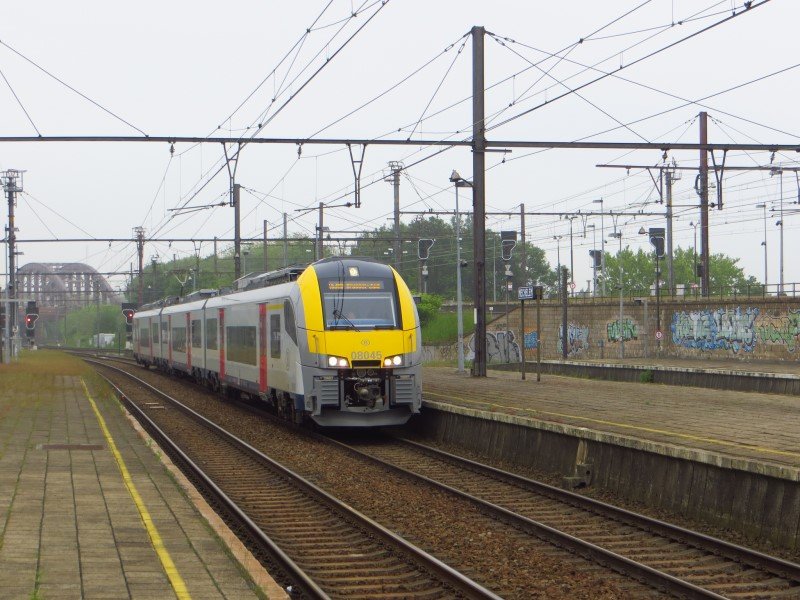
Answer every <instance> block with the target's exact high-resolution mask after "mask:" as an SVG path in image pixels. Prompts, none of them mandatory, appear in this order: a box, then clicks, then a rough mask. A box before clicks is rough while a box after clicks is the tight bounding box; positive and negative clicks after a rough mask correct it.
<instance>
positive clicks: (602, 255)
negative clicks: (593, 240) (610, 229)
mask: <svg viewBox="0 0 800 600" xmlns="http://www.w3.org/2000/svg"><path fill="white" fill-rule="evenodd" d="M592 203H593V204H600V270H601V271H602V272H603V279H602V280H601V281H600V292H601V293H602V294H603V296H605V295H606V278H605V274H606V238H605V235H606V234H605V225H604V224H603V199H602V198H600V199H599V200H592Z"/></svg>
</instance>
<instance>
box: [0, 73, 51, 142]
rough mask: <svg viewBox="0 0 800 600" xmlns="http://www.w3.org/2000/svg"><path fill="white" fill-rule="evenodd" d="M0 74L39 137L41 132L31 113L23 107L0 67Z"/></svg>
mask: <svg viewBox="0 0 800 600" xmlns="http://www.w3.org/2000/svg"><path fill="white" fill-rule="evenodd" d="M0 75H2V77H3V81H5V82H6V85H7V86H8V89H9V90H11V94H12V95H13V96H14V99H15V100H16V101H17V104H19V107H20V108H21V109H22V112H24V113H25V116H26V117H27V118H28V122H29V123H30V124H31V126H32V127H33V128H34V129H35V130H36V134H37V135H39V136H40V137H41V135H42V132H41V131H39V128H38V127H37V126H36V123H34V122H33V119H32V118H31V115H30V114H29V113H28V110H27V109H26V108H25V105H24V104H22V100H20V99H19V96H17V92H15V91H14V88H13V87H12V85H11V82H10V81H9V80H8V78H7V77H6V74H5V73H4V72H3V71H2V69H0Z"/></svg>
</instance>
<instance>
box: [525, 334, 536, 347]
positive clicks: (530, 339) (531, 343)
mask: <svg viewBox="0 0 800 600" xmlns="http://www.w3.org/2000/svg"><path fill="white" fill-rule="evenodd" d="M524 341H525V349H526V350H535V349H536V348H538V347H539V332H538V331H528V332H527V333H525V340H524Z"/></svg>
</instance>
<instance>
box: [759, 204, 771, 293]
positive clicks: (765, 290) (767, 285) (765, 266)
mask: <svg viewBox="0 0 800 600" xmlns="http://www.w3.org/2000/svg"><path fill="white" fill-rule="evenodd" d="M756 208H763V209H764V241H763V242H761V245H762V246H764V293H767V290H768V289H769V276H768V275H767V205H766V203H765V204H756Z"/></svg>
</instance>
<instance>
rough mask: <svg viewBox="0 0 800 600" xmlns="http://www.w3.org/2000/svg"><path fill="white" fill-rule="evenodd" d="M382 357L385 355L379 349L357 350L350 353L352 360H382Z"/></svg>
mask: <svg viewBox="0 0 800 600" xmlns="http://www.w3.org/2000/svg"><path fill="white" fill-rule="evenodd" d="M381 358H383V356H381V353H380V352H379V351H372V352H365V351H356V352H351V353H350V359H351V360H380V359H381Z"/></svg>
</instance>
